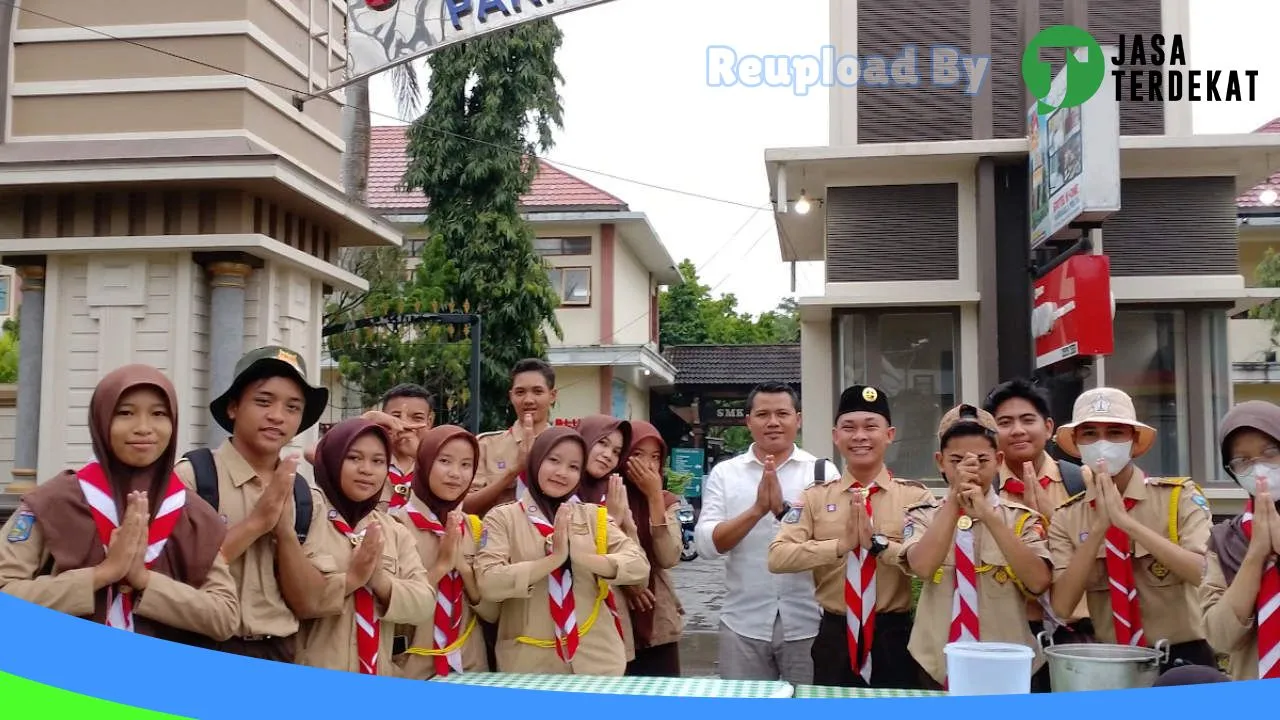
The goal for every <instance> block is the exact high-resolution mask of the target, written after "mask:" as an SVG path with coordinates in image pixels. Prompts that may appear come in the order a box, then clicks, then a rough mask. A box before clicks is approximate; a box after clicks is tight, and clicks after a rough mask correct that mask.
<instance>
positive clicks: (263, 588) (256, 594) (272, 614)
mask: <svg viewBox="0 0 1280 720" xmlns="http://www.w3.org/2000/svg"><path fill="white" fill-rule="evenodd" d="M213 464H214V467H216V468H217V469H218V507H216V508H214V510H216V511H217V512H218V514H219V515H221V516H222V520H223V522H225V523H226V524H227V526H228V527H230V526H231V525H234V524H236V523H238V522H243V521H244V520H245V518H248V517H249V515H250V514H251V513H252V512H253V508H254V507H256V506H257V504H258V501H259V500H261V499H262V495H263V493H264V492H266V489H267V483H268V482H270V478H266V479H263V478H260V477H258V474H257V472H255V471H254V469H253V468H252V467H250V466H249V462H248V461H247V460H245V459H244V456H243V455H241V454H240V452H239V451H238V450H236V448H235V446H234V445H232V443H231V441H230V440H227V441H226V442H224V443H222V445H221V446H219V447H218V449H217V450H215V451H214V452H213ZM173 471H174V473H176V474H177V475H178V479H180V480H181V481H182V484H183V485H186V486H187V489H188V490H190V491H191V492H193V493H194V492H196V474H195V470H194V468H193V467H192V466H191V463H190V461H188V460H187V459H186V458H182V459H180V460H179V461H178V462H177V464H176V465H174V468H173ZM280 522H281V523H284V525H285V526H286V527H290V528H292V527H293V524H294V502H293V492H292V491H290V493H289V497H287V498H285V501H284V511H283V512H282V513H281V517H280ZM323 522H325V517H324V514H323V513H322V511H321V510H320V506H319V505H316V506H315V507H313V508H312V511H311V532H315V529H316V527H318V526H319V525H320V524H321V523H323ZM230 568H231V577H232V578H234V579H235V583H236V588H237V589H238V590H239V593H240V622H239V627H238V628H237V629H236V632H235V637H238V638H243V639H246V640H256V639H260V638H267V637H276V638H287V637H289V636H291V635H293V634H295V633H297V632H298V618H296V617H294V614H293V610H291V609H290V608H289V606H288V605H287V604H286V603H285V601H284V596H283V595H282V594H281V592H280V581H279V580H277V579H276V541H275V538H274V537H272V534H271V533H270V532H267V533H265V534H263V535H262V536H261V537H259V538H258V539H257V540H255V541H253V544H252V545H250V546H249V547H248V548H246V549H245V551H244V553H243V554H241V555H240V557H238V558H236V559H235V561H234V562H232V563H230Z"/></svg>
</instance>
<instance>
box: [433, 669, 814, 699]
mask: <svg viewBox="0 0 1280 720" xmlns="http://www.w3.org/2000/svg"><path fill="white" fill-rule="evenodd" d="M433 682H448V683H455V684H459V685H478V686H483V687H500V688H512V689H520V690H553V691H558V692H575V693H599V694H605V695H660V696H666V697H708V698H788V697H791V696H792V687H791V684H790V683H785V682H782V681H778V680H773V681H748V680H720V679H718V678H652V677H600V676H596V675H538V674H521V673H461V674H452V675H449V676H448V677H446V678H435V679H434V680H433Z"/></svg>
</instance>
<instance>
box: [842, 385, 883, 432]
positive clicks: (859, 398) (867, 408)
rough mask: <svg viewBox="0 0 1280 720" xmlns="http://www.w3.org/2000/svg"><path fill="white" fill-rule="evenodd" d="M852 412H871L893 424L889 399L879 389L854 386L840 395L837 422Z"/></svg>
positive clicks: (867, 386) (868, 386)
mask: <svg viewBox="0 0 1280 720" xmlns="http://www.w3.org/2000/svg"><path fill="white" fill-rule="evenodd" d="M851 412H869V413H875V414H877V415H880V416H883V417H884V421H885V422H886V423H889V424H890V425H892V424H893V421H892V420H890V419H889V398H887V397H885V394H884V393H883V392H881V391H880V390H879V389H877V388H873V387H871V386H870V385H854V386H852V387H849V388H846V389H845V391H844V392H842V393H840V405H839V406H838V407H837V408H836V420H839V419H840V416H841V415H844V414H846V413H851Z"/></svg>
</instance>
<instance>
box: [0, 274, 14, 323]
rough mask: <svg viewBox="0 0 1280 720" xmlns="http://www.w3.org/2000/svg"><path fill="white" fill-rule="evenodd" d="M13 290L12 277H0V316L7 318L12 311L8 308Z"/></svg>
mask: <svg viewBox="0 0 1280 720" xmlns="http://www.w3.org/2000/svg"><path fill="white" fill-rule="evenodd" d="M12 289H13V276H12V275H0V316H7V315H9V314H10V313H11V312H12V311H13V310H12V308H10V307H9V298H10V296H11V292H10V291H11V290H12Z"/></svg>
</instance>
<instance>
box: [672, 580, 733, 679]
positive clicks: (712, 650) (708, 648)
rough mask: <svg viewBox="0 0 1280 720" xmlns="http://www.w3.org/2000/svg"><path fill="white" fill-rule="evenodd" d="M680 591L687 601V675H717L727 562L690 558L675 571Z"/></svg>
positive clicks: (683, 660) (683, 651)
mask: <svg viewBox="0 0 1280 720" xmlns="http://www.w3.org/2000/svg"><path fill="white" fill-rule="evenodd" d="M672 576H673V579H674V581H675V586H676V594H677V595H679V596H680V603H681V604H682V605H684V621H685V628H684V636H683V637H681V639H680V664H681V670H683V674H684V676H685V677H707V676H712V677H714V676H715V674H716V652H717V636H716V633H717V630H718V628H719V626H720V605H721V603H723V602H724V596H725V589H724V562H723V561H722V560H703V559H701V558H699V559H697V560H690V561H688V562H682V563H680V565H679V566H678V567H676V568H675V569H674V570H673V571H672Z"/></svg>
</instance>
